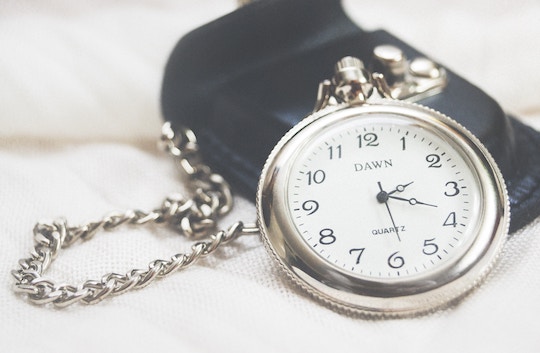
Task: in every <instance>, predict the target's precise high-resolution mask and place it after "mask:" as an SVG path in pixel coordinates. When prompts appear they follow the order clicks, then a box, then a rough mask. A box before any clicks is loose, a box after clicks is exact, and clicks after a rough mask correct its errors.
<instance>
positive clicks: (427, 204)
mask: <svg viewBox="0 0 540 353" xmlns="http://www.w3.org/2000/svg"><path fill="white" fill-rule="evenodd" d="M388 197H389V198H391V199H394V200H400V201H407V202H408V203H409V204H411V205H413V206H414V205H425V206H431V207H437V205H432V204H430V203H425V202H422V201H418V200H417V199H415V198H412V199H406V198H403V197H398V196H393V195H388Z"/></svg>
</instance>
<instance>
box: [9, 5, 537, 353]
mask: <svg viewBox="0 0 540 353" xmlns="http://www.w3.org/2000/svg"><path fill="white" fill-rule="evenodd" d="M405 4H406V5H405ZM345 6H346V8H347V10H348V12H349V13H350V15H351V17H352V18H353V19H354V20H356V21H358V22H359V23H361V24H362V25H363V26H364V27H365V28H368V29H375V28H378V27H382V28H385V29H387V30H389V31H391V32H392V33H394V34H397V35H399V36H400V37H402V38H403V39H405V40H406V41H407V42H409V43H410V44H412V45H413V46H416V47H417V48H419V49H421V50H423V51H424V52H426V53H428V54H430V55H432V56H433V57H435V58H437V59H439V60H440V61H442V62H443V63H444V64H446V65H447V66H448V67H450V68H452V69H454V70H455V71H457V72H459V73H461V74H462V75H463V76H465V77H467V78H469V79H470V80H471V81H472V82H474V83H476V84H478V85H479V86H480V87H482V88H483V89H484V90H486V91H487V92H489V93H490V94H491V95H492V96H494V97H495V98H496V99H497V100H498V101H499V102H500V103H501V104H502V106H503V107H505V108H506V109H508V110H509V111H511V112H513V113H515V114H517V115H519V116H520V117H521V118H523V120H525V121H526V122H527V123H529V124H531V125H533V126H535V127H537V128H540V95H539V93H538V89H539V87H540V70H539V69H538V60H539V59H540V42H539V38H540V21H539V20H538V19H539V18H540V4H539V3H538V1H536V0H530V1H527V0H519V1H512V2H510V1H504V0H497V1H488V0H479V1H475V2H471V1H465V0H460V1H453V2H444V3H442V2H432V1H428V0H422V1H412V2H399V3H397V2H393V1H390V0H380V1H377V2H372V1H370V2H367V1H352V0H349V1H346V2H345ZM234 7H235V3H234V1H231V0H227V1H224V0H204V1H201V0H199V1H174V0H156V1H130V0H124V1H117V2H110V1H103V0H102V1H78V2H74V1H68V0H63V1H62V0H59V1H41V2H39V3H38V2H34V1H22V0H21V1H15V0H11V1H9V0H8V1H3V2H0V195H1V196H0V197H1V199H0V215H2V216H1V222H0V249H1V250H0V254H1V255H2V256H1V257H0V308H1V309H0V310H1V315H0V320H1V321H0V349H1V350H2V351H3V352H29V351H31V350H32V349H36V350H39V351H44V352H52V351H55V352H72V351H80V352H96V351H100V352H112V351H125V352H130V351H131V352H147V351H157V350H165V349H166V350H171V351H172V350H174V351H185V352H217V351H224V352H242V351H257V352H277V351H279V352H300V351H302V352H308V351H311V352H323V351H326V352H334V351H336V352H337V351H349V352H351V351H365V352H388V351H402V352H413V351H414V352H427V351H438V352H484V351H490V352H508V351H515V352H538V351H540V336H539V334H538V324H537V322H538V315H539V314H540V301H539V300H538V298H540V276H539V275H538V269H540V257H539V256H538V254H539V252H540V234H539V233H540V224H538V222H536V223H534V224H532V225H530V226H528V227H527V228H525V229H524V230H523V231H521V232H519V233H518V234H515V235H514V236H513V237H512V238H511V239H510V240H509V242H508V244H507V246H506V247H505V250H504V254H503V256H502V258H501V261H500V263H499V265H498V266H497V268H496V269H495V271H494V272H493V274H492V275H491V276H490V277H489V278H488V280H487V282H486V283H485V284H484V285H483V286H482V287H481V288H480V289H479V290H478V291H477V292H475V293H474V295H472V296H470V297H468V298H467V299H466V300H465V301H463V302H462V303H461V304H460V305H458V306H457V307H455V308H452V309H449V310H446V311H443V312H438V313H436V314H433V315H428V316H424V317H420V318H416V319H401V320H373V321H371V320H362V319H358V318H349V317H347V316H344V315H341V314H338V313H335V312H333V311H331V310H329V309H327V308H326V307H323V306H321V305H319V304H318V303H316V302H314V301H313V300H311V299H309V298H308V297H307V296H306V295H304V294H303V293H301V292H300V291H298V290H297V289H296V288H294V287H293V286H292V285H291V284H290V283H289V282H288V281H287V280H286V279H285V278H284V277H283V276H282V275H281V273H280V272H279V271H278V268H277V266H275V265H274V264H273V262H272V261H271V259H270V258H269V256H268V255H267V254H266V252H265V250H264V248H263V246H262V245H261V243H260V241H259V239H258V238H257V237H252V238H242V239H241V240H239V241H238V242H236V244H234V245H232V246H230V247H228V248H226V249H223V250H222V251H220V252H218V253H217V254H216V256H213V257H211V258H207V259H205V260H204V261H203V262H201V263H199V264H197V265H195V266H193V267H191V268H190V269H188V270H186V271H183V272H181V273H177V274H174V275H173V276H171V277H169V278H167V279H164V280H161V281H158V282H156V283H154V284H153V285H151V286H149V287H147V288H145V289H142V290H139V291H134V292H131V293H128V294H125V295H122V296H119V297H114V298H112V299H108V300H105V301H103V302H102V303H100V304H97V305H94V306H83V305H76V306H73V307H70V308H67V309H62V310H58V309H54V308H51V307H37V306H34V305H31V304H29V303H28V302H26V301H24V300H22V297H19V296H17V295H15V294H13V292H12V291H11V283H12V279H11V275H10V273H9V272H10V271H11V269H13V268H14V267H15V266H16V264H17V260H18V259H19V258H21V257H23V256H26V255H27V253H28V252H29V251H30V249H31V247H32V233H31V230H32V227H33V224H34V223H35V222H36V221H37V220H39V219H41V218H44V217H45V218H55V217H58V216H65V217H66V218H67V219H68V220H69V221H70V222H71V223H72V224H77V223H81V222H84V221H88V220H93V219H97V218H100V217H101V216H102V215H104V214H105V213H106V212H108V211H111V210H124V209H127V208H134V207H136V208H141V209H151V208H154V207H156V206H158V205H159V204H160V202H161V200H162V198H163V197H164V196H165V195H167V194H168V193H170V192H172V191H177V190H180V191H181V190H183V187H182V185H181V182H180V180H179V177H178V173H177V171H176V170H175V169H174V167H173V165H172V163H171V162H170V161H169V160H168V159H167V157H165V156H163V155H162V154H161V153H159V152H158V151H157V149H156V148H155V143H154V141H155V140H156V138H157V137H158V134H159V130H160V123H161V118H160V113H159V91H160V83H161V78H162V70H163V67H164V64H165V62H166V59H167V57H168V54H169V52H170V50H171V49H172V47H173V46H174V44H175V43H176V41H177V40H178V38H179V37H180V36H181V35H182V34H183V33H186V32H187V31H189V30H191V29H193V28H195V27H197V26H199V25H201V24H203V23H205V22H208V21H210V20H211V19H214V18H216V17H218V16H221V15H223V14H225V13H227V12H229V11H232V10H233V9H234ZM254 218H255V211H254V206H253V204H252V202H251V200H245V199H242V198H239V197H237V204H236V208H235V210H234V211H233V212H232V214H231V215H229V216H228V217H227V218H226V219H225V220H224V221H223V223H222V224H223V225H227V224H228V223H230V222H231V221H233V220H236V219H243V220H247V221H251V220H254ZM187 246H188V244H187V243H186V242H185V241H184V240H183V239H182V238H181V237H178V236H176V235H175V234H174V233H173V232H172V231H170V230H168V229H166V228H160V227H155V228H144V229H134V228H122V229H120V230H119V231H116V232H113V233H101V234H98V235H97V236H96V237H95V238H94V239H92V240H91V241H89V242H86V243H82V244H81V243H77V245H76V246H73V247H72V248H70V249H68V250H65V251H64V252H63V253H62V254H61V255H60V256H59V258H58V259H57V261H56V262H55V263H54V264H53V266H52V268H51V270H50V272H49V274H50V276H51V277H52V278H55V279H58V280H62V281H66V282H73V283H77V282H80V281H83V280H85V279H87V278H99V277H100V276H101V275H102V274H104V273H107V272H110V271H115V272H125V271H126V270H128V269H130V268H132V267H145V266H146V264H147V263H148V262H149V261H150V260H153V259H154V258H168V257H169V256H170V255H172V254H174V253H176V252H178V251H180V250H185V249H187Z"/></svg>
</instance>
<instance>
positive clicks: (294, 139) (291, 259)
mask: <svg viewBox="0 0 540 353" xmlns="http://www.w3.org/2000/svg"><path fill="white" fill-rule="evenodd" d="M374 113H376V114H394V115H400V116H405V117H407V118H408V119H412V120H415V121H417V122H418V123H420V124H422V125H424V126H426V127H427V128H429V129H431V130H432V131H436V132H437V134H439V135H442V136H444V138H445V140H447V141H453V142H452V144H454V148H458V149H461V151H462V153H466V154H467V155H468V157H469V160H470V164H471V168H473V169H474V171H475V174H476V175H477V177H478V179H479V185H480V186H481V193H482V198H483V199H484V202H482V205H483V206H482V218H483V224H484V225H483V227H482V228H481V229H478V230H477V231H478V234H477V236H476V237H475V239H474V241H472V242H471V243H470V244H469V246H468V248H467V250H466V251H465V252H464V253H463V254H462V256H460V257H459V258H456V259H455V260H454V261H450V262H449V263H447V264H445V265H444V266H440V267H438V268H437V270H435V271H431V272H427V273H426V274H425V275H424V276H416V277H414V278H412V279H411V278H409V279H407V278H405V279H388V280H370V279H365V278H360V277H361V276H356V275H353V274H351V273H349V272H347V271H344V270H340V269H339V268H337V267H333V266H330V265H329V264H328V263H327V262H325V261H324V260H323V259H322V258H321V257H320V256H318V255H317V254H315V253H314V252H313V251H312V249H311V248H310V247H309V246H308V245H307V244H306V243H305V241H304V240H303V239H302V238H301V237H300V236H299V235H298V234H296V233H297V230H296V228H295V226H294V224H293V222H292V220H291V218H290V215H289V213H288V210H287V207H277V206H279V204H280V203H281V204H282V205H284V202H285V200H286V196H285V194H286V184H287V183H286V182H285V181H286V179H287V177H288V173H289V172H290V169H291V166H292V162H293V161H294V158H295V157H296V155H297V153H298V151H299V150H300V149H301V147H302V145H303V144H305V143H307V141H306V139H305V136H303V135H306V134H307V135H310V134H312V132H313V133H314V132H315V131H317V130H320V129H322V128H324V127H325V126H329V125H332V124H334V123H336V122H338V121H342V120H343V119H351V118H358V117H360V116H369V115H370V114H374ZM257 213H258V223H259V228H260V230H261V234H262V238H263V240H264V243H265V245H266V247H267V249H268V250H269V252H270V253H271V254H272V255H273V257H274V258H276V259H277V261H278V262H279V264H280V265H281V267H282V268H283V269H284V270H285V272H286V273H287V274H288V276H289V277H290V278H292V279H293V280H294V281H295V282H296V283H297V284H299V285H300V286H301V287H302V288H304V289H305V290H307V291H308V292H310V293H311V294H312V295H314V296H315V297H317V298H319V299H322V300H323V301H325V302H328V303H331V304H333V305H337V306H340V307H344V308H347V309H350V310H353V311H357V312H362V313H372V314H373V313H386V314H397V315H400V314H413V313H418V312H424V311H429V310H432V309H435V308H437V307H440V306H442V305H444V304H445V303H449V302H451V301H452V300H453V299H456V298H458V297H461V296H463V295H464V294H465V293H467V292H469V291H470V290H471V289H472V288H474V287H475V285H476V284H477V283H479V281H480V280H481V279H482V278H483V277H485V275H486V274H487V273H488V272H489V270H490V268H491V267H492V265H493V264H494V262H495V259H496V258H497V255H498V253H499V252H500V249H501V248H502V244H503V243H504V240H505V238H506V234H507V232H508V223H509V203H508V196H507V194H506V188H505V186H504V181H503V178H502V175H501V173H500V171H499V169H498V168H497V166H496V164H495V162H494V160H493V158H492V157H491V155H490V154H489V152H488V151H487V149H486V148H485V147H484V146H483V145H482V144H481V143H480V141H479V140H478V139H477V138H476V137H474V136H473V135H472V134H471V133H470V132H469V131H468V130H467V129H465V128H464V127H462V126H461V125H460V124H459V123H457V122H455V121H454V120H452V119H450V118H448V117H446V116H445V115H443V114H441V113H438V112H436V111H434V110H432V109H429V108H426V107H423V106H420V105H417V104H411V103H405V102H401V101H394V100H387V99H383V100H378V101H376V102H374V103H373V104H370V103H366V104H362V105H358V106H351V105H340V106H334V107H329V108H326V109H324V110H322V111H319V112H316V113H313V114H311V115H309V116H308V117H306V118H305V119H304V120H302V121H301V122H300V123H299V124H298V125H296V126H295V127H293V128H292V129H291V130H290V131H289V132H288V133H287V134H286V135H285V136H284V137H283V138H282V139H281V140H280V142H279V143H278V144H277V145H276V147H275V148H274V150H273V151H272V153H271V154H270V156H269V158H268V160H267V162H266V164H265V167H264V168H263V171H262V174H261V178H260V181H259V188H258V192H257ZM295 234H296V235H295Z"/></svg>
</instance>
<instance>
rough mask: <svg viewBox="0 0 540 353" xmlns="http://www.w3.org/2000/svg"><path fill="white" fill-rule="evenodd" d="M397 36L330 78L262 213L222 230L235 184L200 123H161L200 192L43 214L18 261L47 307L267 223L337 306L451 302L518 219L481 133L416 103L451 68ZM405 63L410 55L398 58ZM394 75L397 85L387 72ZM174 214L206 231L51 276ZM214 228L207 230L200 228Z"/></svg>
mask: <svg viewBox="0 0 540 353" xmlns="http://www.w3.org/2000/svg"><path fill="white" fill-rule="evenodd" d="M400 53H401V52H400V51H399V50H398V49H397V48H395V47H389V46H382V47H377V48H376V49H375V55H376V57H377V60H378V62H380V63H383V64H384V65H382V68H383V69H384V68H386V69H387V70H380V71H382V72H383V73H376V72H375V73H370V72H368V71H367V70H366V69H365V68H364V65H363V63H362V62H361V61H360V60H359V59H357V58H353V57H345V58H343V59H342V60H340V61H339V62H338V63H337V65H336V70H335V75H334V77H333V79H332V80H325V81H323V82H322V83H321V84H320V86H319V93H318V98H317V103H316V107H315V111H314V112H313V113H312V114H311V115H309V116H307V117H306V118H305V119H303V120H302V121H301V122H300V123H299V124H298V125H296V126H295V127H293V128H292V129H291V130H290V131H289V132H288V133H287V134H286V135H285V136H284V137H283V138H282V139H281V141H280V142H279V143H278V144H277V145H276V147H275V148H274V150H273V151H272V152H271V154H270V156H269V157H268V160H267V162H266V164H265V166H264V168H263V171H262V174H261V177H260V181H259V188H258V192H257V200H256V207H257V215H258V221H257V224H243V223H242V222H236V223H234V224H233V225H232V226H230V227H229V228H228V229H226V230H222V231H219V232H214V229H215V225H216V221H217V219H218V218H219V217H221V216H223V215H224V214H226V213H227V212H229V211H230V209H231V206H232V195H231V190H230V187H229V185H228V184H227V182H226V181H225V180H224V179H223V178H222V177H221V176H220V175H219V174H215V173H213V172H212V170H211V169H210V168H209V167H208V166H206V165H205V164H204V163H202V161H201V159H200V156H199V153H198V143H197V140H196V137H195V135H194V134H193V132H192V131H191V130H189V129H186V128H182V129H178V130H175V129H173V128H172V127H171V125H170V123H166V124H165V125H164V126H163V131H162V144H163V147H164V148H165V149H166V150H167V151H168V152H169V153H170V154H171V155H172V156H173V157H174V158H175V159H176V160H177V162H178V165H179V166H180V167H181V169H183V171H184V172H185V173H186V174H187V175H188V177H189V180H190V181H191V185H192V186H193V188H194V190H195V193H194V196H193V197H192V198H184V197H182V196H180V195H178V194H175V195H172V196H170V197H168V198H167V199H166V200H165V201H164V202H163V204H162V206H161V207H159V208H156V209H154V210H152V211H150V212H144V211H141V210H128V211H126V212H114V213H111V214H109V215H107V216H105V217H104V218H103V219H101V220H99V221H95V222H88V223H86V224H83V225H79V226H75V227H73V226H69V225H68V224H67V222H66V221H65V220H63V219H60V220H56V221H51V222H45V223H38V224H37V225H36V227H35V228H34V242H35V247H34V251H33V252H32V253H31V255H30V256H29V257H28V258H24V259H21V260H20V261H19V268H17V269H16V270H14V271H13V272H12V274H13V276H14V278H15V290H16V291H17V292H20V293H23V294H26V295H28V298H29V299H30V300H31V301H32V302H34V303H37V304H48V303H52V304H54V305H55V306H60V307H63V306H67V305H70V304H74V303H77V302H81V303H87V304H92V303H96V302H99V301H101V300H103V299H104V298H107V297H108V296H111V295H117V294H121V293H123V292H125V291H128V290H130V289H132V288H142V287H144V286H146V285H148V284H149V283H151V282H152V281H153V280H154V279H156V278H160V277H165V276H167V275H170V274H172V273H174V272H175V271H176V270H180V269H184V268H186V267H188V266H190V265H192V264H193V263H195V262H196V261H197V260H199V259H200V258H203V257H205V256H208V255H210V254H211V253H213V252H214V251H216V249H218V248H219V247H220V246H221V245H223V244H227V243H228V242H230V241H232V240H234V239H235V238H236V237H238V236H240V235H248V234H261V236H262V239H263V242H264V244H265V246H266V248H267V249H268V251H269V252H270V254H271V256H272V257H274V258H275V259H276V260H277V262H278V263H279V265H280V267H281V268H282V269H283V270H284V271H285V273H286V274H287V275H288V276H289V277H290V278H291V279H292V280H293V281H294V282H295V283H296V284H298V285H299V286H300V287H301V288H302V289H304V290H305V291H307V292H308V293H310V294H311V295H312V296H313V297H315V298H317V299H319V300H321V301H322V302H324V303H327V304H329V305H331V306H333V307H335V308H339V309H344V310H346V311H348V312H354V313H361V314H366V315H372V316H405V315H415V314H420V313H425V312H429V311H432V310H435V309H438V308H441V307H445V306H447V305H449V304H451V303H453V302H455V301H456V300H457V299H459V298H461V297H463V296H464V295H465V294H467V293H468V292H470V291H471V290H472V289H473V288H475V286H476V285H478V284H479V283H480V282H481V281H482V279H483V278H485V276H486V275H487V273H488V272H489V270H490V269H491V268H492V266H493V265H494V263H495V261H496V258H497V256H498V254H499V252H500V250H501V247H502V245H503V243H504V240H505V238H506V235H507V233H508V224H509V217H510V211H509V202H508V196H507V193H506V188H505V184H504V180H503V178H502V175H501V173H500V171H499V169H498V168H497V166H496V164H495V162H494V160H493V158H492V157H491V156H490V154H489V153H488V151H487V150H486V148H485V147H483V146H482V144H481V143H480V141H479V140H478V139H477V138H476V137H474V136H473V135H472V134H471V133H470V132H469V131H467V129H465V128H464V127H463V126H461V125H460V124H458V123H457V122H456V121H454V120H452V119H450V118H449V117H447V116H445V115H443V114H441V113H438V112H436V111H434V110H432V109H429V108H427V107H423V106H421V105H417V104H413V103H409V102H406V101H404V100H407V99H409V100H410V99H418V98H419V97H425V96H427V95H430V94H433V93H436V92H438V91H440V90H441V89H442V87H443V86H444V83H445V79H444V69H442V68H438V67H436V66H434V65H435V64H434V63H433V62H431V61H429V60H427V59H421V58H420V59H415V60H414V61H412V62H411V63H410V65H409V64H407V66H408V67H407V68H406V70H404V67H403V65H402V64H403V62H404V61H403V60H401V59H403V58H401V59H400V60H393V58H396V57H401V54H400ZM400 63H401V64H400ZM389 82H390V83H391V85H389V84H388V83H389ZM148 223H168V224H171V225H173V226H175V227H177V228H178V229H180V231H181V233H182V234H184V235H186V236H195V237H199V239H198V240H197V241H196V242H195V243H194V244H193V245H192V247H191V251H189V252H183V253H177V254H175V255H173V256H172V257H171V258H170V259H169V260H159V259H158V260H155V261H152V262H151V263H150V264H149V265H148V268H146V269H133V270H130V271H128V272H127V273H125V274H118V273H109V274H106V275H104V276H102V277H101V279H99V280H88V281H86V282H84V283H82V284H80V285H67V284H63V283H57V282H55V281H53V280H51V279H49V278H46V277H45V276H44V272H45V270H46V269H47V268H48V267H49V266H50V264H51V263H52V261H53V260H54V259H55V258H56V257H57V256H58V254H59V252H60V251H61V249H63V248H65V247H67V246H69V245H71V244H73V243H75V242H77V241H78V240H86V239H90V238H91V237H92V236H93V235H94V234H95V233H96V232H97V231H98V230H100V229H104V230H111V229H114V228H116V227H119V226H121V225H123V224H132V225H144V224H148ZM201 237H202V238H201Z"/></svg>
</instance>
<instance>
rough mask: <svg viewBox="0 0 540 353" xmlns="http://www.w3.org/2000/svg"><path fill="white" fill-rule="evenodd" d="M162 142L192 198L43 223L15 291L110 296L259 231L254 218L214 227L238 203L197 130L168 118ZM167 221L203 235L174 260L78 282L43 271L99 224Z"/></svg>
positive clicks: (49, 297)
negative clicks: (203, 154)
mask: <svg viewBox="0 0 540 353" xmlns="http://www.w3.org/2000/svg"><path fill="white" fill-rule="evenodd" d="M160 144H161V147H162V148H163V149H164V150H165V151H167V152H168V153H169V154H170V155H171V156H172V157H173V158H174V159H175V160H176V161H177V162H178V165H179V166H180V168H181V169H182V170H183V171H184V172H185V173H186V174H187V176H188V178H189V180H190V185H191V186H192V187H193V188H194V196H193V197H192V198H190V199H186V198H184V197H182V195H179V194H175V195H171V196H169V197H167V198H166V199H165V200H164V201H163V204H162V205H161V207H159V208H156V209H154V210H152V211H150V212H144V211H141V210H128V211H126V212H123V213H118V212H114V213H111V214H109V215H107V216H105V217H104V218H103V219H101V220H99V221H96V222H88V223H86V224H83V225H80V226H76V227H70V226H68V224H67V222H66V221H65V220H63V219H60V220H56V221H52V222H47V223H38V224H36V226H35V227H34V244H35V245H34V250H33V251H32V252H31V254H30V257H28V258H24V259H21V260H19V268H18V269H16V270H14V271H12V275H13V277H14V278H15V291H16V292H19V293H25V294H27V295H28V298H29V300H30V301H32V302H33V303H36V304H47V303H53V304H54V305H55V306H58V307H65V306H68V305H70V304H74V303H77V302H82V303H86V304H93V303H97V302H99V301H101V300H103V299H105V298H107V297H108V296H111V295H117V294H121V293H124V292H126V291H128V290H130V289H132V288H142V287H145V286H147V285H148V284H150V283H151V282H152V281H153V280H155V279H156V278H161V277H165V276H167V275H169V274H171V273H173V272H175V271H177V270H181V269H184V268H186V267H188V266H189V265H191V264H193V263H195V262H196V261H197V260H199V259H200V258H202V257H205V256H207V255H209V254H211V253H213V252H214V251H215V250H216V249H217V248H219V247H220V246H221V245H222V244H226V243H228V242H230V241H232V240H234V239H236V238H237V237H239V236H241V235H247V234H257V233H258V228H257V226H256V225H255V224H248V225H244V224H243V223H242V222H236V223H234V224H232V225H231V226H230V227H229V228H228V229H226V230H221V231H218V232H215V233H212V232H214V231H215V228H216V222H217V220H218V218H219V217H221V216H223V215H225V214H227V213H228V212H229V211H230V210H231V208H232V206H233V197H232V194H231V189H230V186H229V184H228V183H227V182H226V181H225V180H224V179H223V177H222V176H221V175H219V174H216V173H213V172H212V170H211V169H210V167H208V166H207V165H205V164H203V163H202V162H201V158H200V153H199V149H198V147H199V146H198V144H197V139H196V137H195V134H194V133H193V131H191V130H189V129H186V128H181V129H178V130H176V131H175V130H174V129H173V128H172V126H171V124H170V123H169V122H167V123H165V124H164V125H163V128H162V133H161V139H160ZM149 223H167V224H170V225H172V226H174V227H177V228H178V229H179V230H180V231H181V233H182V234H184V235H186V236H187V237H193V238H199V239H200V238H203V239H201V240H198V241H196V242H195V243H194V244H193V245H192V247H191V251H190V252H187V253H178V254H175V255H173V256H172V257H171V259H170V260H168V261H167V260H154V261H152V262H150V264H149V265H148V268H147V269H133V270H131V271H128V272H127V273H126V274H118V273H108V274H106V275H104V276H103V277H101V279H99V280H88V281H86V282H84V283H82V284H80V285H78V286H74V285H68V284H63V283H62V284H59V283H56V282H55V281H53V280H51V279H48V278H46V277H44V276H43V273H44V272H45V271H46V270H47V268H48V267H49V266H50V264H51V263H52V261H53V260H54V259H55V258H56V257H57V256H58V254H59V252H60V250H61V249H63V248H66V247H68V246H70V245H71V244H73V243H75V242H76V241H77V240H79V239H81V240H88V239H90V238H92V237H93V236H94V235H95V234H96V233H97V232H98V231H99V230H113V229H115V228H117V227H119V226H121V225H123V224H130V225H144V224H149Z"/></svg>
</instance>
